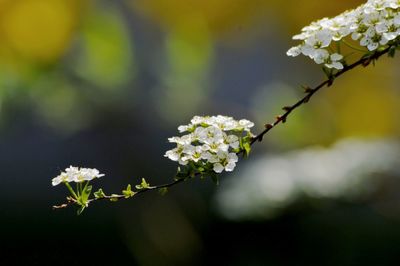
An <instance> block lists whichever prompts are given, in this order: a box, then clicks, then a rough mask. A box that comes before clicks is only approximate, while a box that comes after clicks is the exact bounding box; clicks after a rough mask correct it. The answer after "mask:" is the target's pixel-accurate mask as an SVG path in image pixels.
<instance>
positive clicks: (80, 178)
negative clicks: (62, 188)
mask: <svg viewBox="0 0 400 266" xmlns="http://www.w3.org/2000/svg"><path fill="white" fill-rule="evenodd" d="M102 176H104V174H100V172H99V170H97V169H95V168H79V167H74V166H70V167H68V168H66V169H65V172H61V174H60V175H58V176H57V177H55V178H53V179H52V181H51V183H52V185H53V186H56V185H58V184H60V183H63V182H76V183H81V182H84V181H90V180H93V179H95V178H100V177H102Z"/></svg>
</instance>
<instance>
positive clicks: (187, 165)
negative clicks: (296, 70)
mask: <svg viewBox="0 0 400 266" xmlns="http://www.w3.org/2000/svg"><path fill="white" fill-rule="evenodd" d="M348 36H351V38H352V39H353V41H359V45H360V46H362V47H363V49H366V50H363V49H359V48H358V47H354V46H353V45H352V44H350V43H349V42H347V40H346V38H347V37H348ZM399 36H400V0H369V1H368V2H367V3H365V4H364V5H361V6H359V7H357V8H356V9H353V10H350V11H346V12H344V13H342V14H340V15H338V16H336V17H334V18H332V19H328V18H324V19H321V20H319V21H316V22H313V23H311V24H310V25H309V26H307V27H304V28H303V29H302V32H301V33H300V34H298V35H295V36H294V37H293V39H295V40H300V41H301V43H300V44H299V45H298V46H295V47H292V48H291V49H289V51H288V52H287V55H289V56H298V55H300V54H303V55H305V56H308V57H310V58H311V59H313V60H314V61H315V63H317V64H323V65H324V66H323V71H324V73H325V74H326V76H327V79H326V80H324V81H323V82H321V83H320V84H319V85H317V86H315V87H314V88H311V87H309V86H303V88H304V90H305V96H304V97H303V98H301V99H300V100H298V101H297V102H296V103H294V104H293V105H290V106H285V107H283V110H284V111H285V112H284V113H283V114H282V115H279V116H277V117H276V119H275V121H274V122H273V123H270V124H265V129H264V130H263V131H262V132H260V133H259V134H258V135H253V134H252V133H251V131H250V128H251V127H253V126H254V123H252V122H250V121H248V120H246V119H242V120H239V121H237V120H234V119H233V118H232V117H227V116H222V115H218V116H211V117H209V116H206V117H200V116H195V117H193V119H192V120H191V123H190V124H188V125H183V126H179V127H178V130H179V132H180V133H184V132H187V134H186V135H183V136H181V137H172V138H169V139H168V140H169V142H170V143H175V144H176V147H175V148H174V149H172V150H169V151H167V152H166V153H165V157H168V158H169V159H170V160H172V161H176V162H178V163H179V164H180V165H181V167H178V171H177V174H176V175H175V177H174V181H172V182H170V183H166V184H162V185H157V186H150V184H149V183H147V181H146V180H145V179H144V178H142V182H141V183H140V184H139V185H136V186H135V187H134V189H133V190H132V188H131V185H128V186H127V187H126V189H125V190H122V194H111V195H107V194H105V193H104V192H103V190H102V189H99V190H98V191H96V192H94V193H93V195H94V197H92V198H91V197H90V196H91V192H92V186H91V185H89V183H90V181H91V180H93V179H95V178H99V177H101V176H103V174H100V173H99V171H98V170H97V169H90V168H78V167H72V166H71V167H69V168H67V169H65V172H62V173H61V174H60V175H59V176H57V177H55V178H53V180H52V183H53V186H55V185H58V184H60V183H64V184H65V185H66V186H67V188H68V190H69V191H70V194H71V195H70V196H68V197H67V202H66V203H64V204H61V205H56V206H53V208H54V209H62V208H66V207H68V206H70V205H77V206H78V207H79V209H78V214H80V213H82V212H83V210H85V208H87V207H88V206H89V204H90V203H92V202H95V201H99V200H110V201H118V200H119V199H128V198H131V197H133V196H135V195H137V194H140V193H144V192H147V191H152V190H158V191H159V192H160V193H161V194H165V193H166V192H167V190H168V188H170V187H172V186H175V185H177V184H179V183H181V182H183V181H186V180H187V179H190V178H194V177H200V178H205V177H211V179H212V180H213V181H214V182H215V183H217V184H218V174H219V173H221V172H223V171H227V172H231V171H233V170H234V168H235V167H236V163H237V162H238V155H239V154H241V155H243V156H244V157H247V156H248V155H249V153H250V150H251V146H252V145H253V144H254V143H255V142H257V141H259V142H260V141H262V140H263V137H264V135H265V134H267V133H268V132H269V131H270V130H271V129H273V128H274V127H275V126H277V125H278V124H280V123H285V122H286V120H287V118H288V117H289V115H290V114H291V113H292V112H293V111H294V110H295V109H297V108H298V107H300V106H301V105H303V104H305V103H307V102H308V101H309V100H310V99H311V97H312V96H313V95H314V94H315V93H316V92H318V91H319V90H320V89H322V88H323V87H325V86H326V87H329V86H331V85H332V84H333V82H334V81H335V79H336V78H338V77H340V76H341V75H343V74H344V73H346V72H348V71H350V70H352V69H353V68H356V67H358V66H363V67H366V66H368V65H369V64H370V63H375V61H376V60H378V59H379V58H380V57H381V56H383V55H384V54H388V55H389V56H390V57H394V55H395V52H396V50H397V49H398V48H399V47H400V38H398V37H399ZM341 43H343V44H345V45H346V46H347V47H350V48H352V49H353V50H355V51H358V52H360V51H361V52H362V53H363V55H362V56H361V58H360V59H359V60H357V61H355V62H353V63H351V64H348V63H347V62H346V60H345V58H346V57H347V56H343V55H342V54H341V49H340V44H341ZM332 44H333V45H332ZM364 47H366V48H364ZM70 182H76V183H77V184H76V189H75V190H74V189H73V188H72V187H71V185H70V184H69V183H70Z"/></svg>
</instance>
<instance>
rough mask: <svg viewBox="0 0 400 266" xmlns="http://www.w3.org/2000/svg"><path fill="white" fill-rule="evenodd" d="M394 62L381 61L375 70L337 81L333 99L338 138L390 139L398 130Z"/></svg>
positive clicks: (367, 70)
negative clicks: (387, 137)
mask: <svg viewBox="0 0 400 266" xmlns="http://www.w3.org/2000/svg"><path fill="white" fill-rule="evenodd" d="M394 69H395V68H394V66H393V62H391V61H390V60H388V59H385V58H382V59H381V60H379V62H378V63H377V66H376V67H373V66H372V65H371V66H368V67H367V68H360V69H354V70H353V71H351V72H352V73H349V74H348V75H345V76H343V77H342V78H341V80H340V81H339V80H338V81H337V83H336V88H335V90H334V91H333V95H328V97H330V98H329V100H330V101H331V102H332V103H333V106H334V107H335V114H334V116H335V119H336V127H337V133H338V135H339V137H348V136H364V137H385V136H392V135H394V134H395V133H396V131H397V129H398V126H399V125H398V122H397V120H398V118H397V113H398V111H399V110H398V109H399V106H400V101H399V99H400V98H399V92H398V91H397V89H396V88H395V84H393V80H394V77H395V75H396V73H395V72H394Z"/></svg>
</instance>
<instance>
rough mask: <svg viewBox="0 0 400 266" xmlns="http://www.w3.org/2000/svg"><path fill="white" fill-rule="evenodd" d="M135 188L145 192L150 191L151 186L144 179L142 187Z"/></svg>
mask: <svg viewBox="0 0 400 266" xmlns="http://www.w3.org/2000/svg"><path fill="white" fill-rule="evenodd" d="M135 187H136V189H138V190H144V189H148V188H149V187H150V184H149V183H147V182H146V179H144V178H142V183H140V185H136V186H135Z"/></svg>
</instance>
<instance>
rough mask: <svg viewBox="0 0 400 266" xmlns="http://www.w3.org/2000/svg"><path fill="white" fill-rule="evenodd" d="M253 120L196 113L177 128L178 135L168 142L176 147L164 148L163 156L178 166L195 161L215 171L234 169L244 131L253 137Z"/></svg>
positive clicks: (198, 164)
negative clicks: (187, 121)
mask: <svg viewBox="0 0 400 266" xmlns="http://www.w3.org/2000/svg"><path fill="white" fill-rule="evenodd" d="M253 126H254V123H253V122H251V121H249V120H247V119H241V120H239V121H237V120H235V119H233V118H232V117H229V116H223V115H217V116H205V117H202V116H195V117H193V118H192V119H191V121H190V124H188V125H182V126H179V127H178V131H179V132H180V133H183V132H188V133H187V134H186V135H183V136H180V137H171V138H169V139H168V141H169V142H170V143H176V147H175V148H173V149H171V150H169V151H167V152H166V153H165V155H164V156H165V157H167V158H169V159H170V160H172V161H176V162H178V163H179V164H181V165H188V164H189V163H194V164H195V165H197V166H202V167H205V168H206V169H210V168H212V169H213V171H214V172H216V173H221V172H222V171H224V170H225V171H233V169H234V168H235V166H236V162H237V161H238V157H237V155H236V153H235V152H234V151H237V150H236V149H238V148H239V147H240V141H241V138H242V137H243V136H242V135H243V132H245V133H246V135H247V136H252V134H251V132H250V128H252V127H253Z"/></svg>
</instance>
